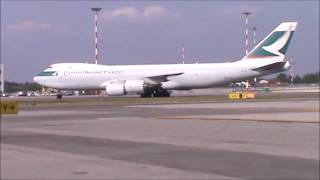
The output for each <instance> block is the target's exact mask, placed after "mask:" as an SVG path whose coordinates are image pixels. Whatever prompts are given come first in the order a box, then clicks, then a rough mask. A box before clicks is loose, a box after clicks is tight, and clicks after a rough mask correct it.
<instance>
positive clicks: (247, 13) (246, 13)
mask: <svg viewBox="0 0 320 180" xmlns="http://www.w3.org/2000/svg"><path fill="white" fill-rule="evenodd" d="M242 14H243V15H245V18H246V37H245V40H246V45H245V47H246V55H247V54H248V49H249V47H248V46H249V43H248V16H249V15H250V14H251V12H242Z"/></svg>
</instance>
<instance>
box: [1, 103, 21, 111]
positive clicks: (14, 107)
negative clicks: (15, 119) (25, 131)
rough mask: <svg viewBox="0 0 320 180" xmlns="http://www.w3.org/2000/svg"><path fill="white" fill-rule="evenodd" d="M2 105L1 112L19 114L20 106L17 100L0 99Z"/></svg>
mask: <svg viewBox="0 0 320 180" xmlns="http://www.w3.org/2000/svg"><path fill="white" fill-rule="evenodd" d="M0 105H1V112H0V114H18V110H19V107H18V102H17V101H0Z"/></svg>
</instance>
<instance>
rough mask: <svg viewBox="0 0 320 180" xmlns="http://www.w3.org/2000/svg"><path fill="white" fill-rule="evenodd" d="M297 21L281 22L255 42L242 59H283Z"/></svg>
mask: <svg viewBox="0 0 320 180" xmlns="http://www.w3.org/2000/svg"><path fill="white" fill-rule="evenodd" d="M297 25H298V22H283V23H281V24H280V25H279V26H278V27H276V28H275V29H274V30H273V31H272V32H271V33H270V34H269V35H268V36H267V37H265V38H264V39H263V40H262V41H261V42H260V43H259V44H257V45H256V46H255V47H254V48H253V49H252V50H251V51H250V52H249V53H248V54H247V55H246V56H245V57H244V58H243V59H242V60H252V59H261V58H272V59H278V60H281V61H283V60H284V57H285V54H286V51H287V49H288V46H289V43H290V40H291V38H292V36H293V32H294V31H295V30H296V28H297Z"/></svg>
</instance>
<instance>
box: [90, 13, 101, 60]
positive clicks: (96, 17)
mask: <svg viewBox="0 0 320 180" xmlns="http://www.w3.org/2000/svg"><path fill="white" fill-rule="evenodd" d="M91 10H92V11H93V12H95V15H94V22H95V23H94V33H95V38H94V43H95V58H94V62H95V64H98V12H99V11H100V10H101V8H91Z"/></svg>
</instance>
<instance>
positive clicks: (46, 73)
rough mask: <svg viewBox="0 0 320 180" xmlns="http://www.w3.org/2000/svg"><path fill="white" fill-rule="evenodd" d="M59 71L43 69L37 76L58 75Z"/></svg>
mask: <svg viewBox="0 0 320 180" xmlns="http://www.w3.org/2000/svg"><path fill="white" fill-rule="evenodd" d="M57 75H58V72H57V71H42V72H40V73H39V74H37V76H57Z"/></svg>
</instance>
